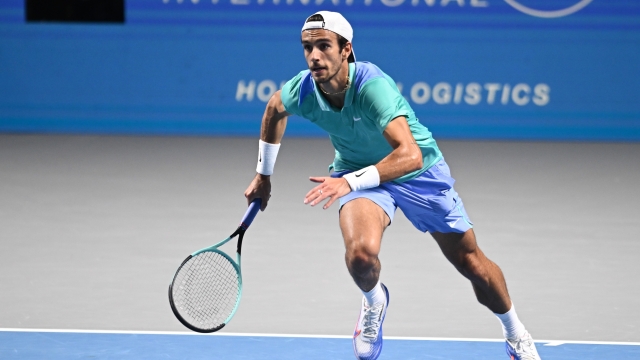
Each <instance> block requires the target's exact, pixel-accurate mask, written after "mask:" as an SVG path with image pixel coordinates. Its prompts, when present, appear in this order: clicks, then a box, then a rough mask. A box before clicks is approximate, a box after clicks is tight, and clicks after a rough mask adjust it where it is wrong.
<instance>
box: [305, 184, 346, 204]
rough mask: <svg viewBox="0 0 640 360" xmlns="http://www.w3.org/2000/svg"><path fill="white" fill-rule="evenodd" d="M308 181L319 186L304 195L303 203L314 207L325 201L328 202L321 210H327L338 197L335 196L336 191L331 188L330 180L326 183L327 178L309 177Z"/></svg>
mask: <svg viewBox="0 0 640 360" xmlns="http://www.w3.org/2000/svg"><path fill="white" fill-rule="evenodd" d="M309 180H311V181H313V182H316V183H320V185H318V186H316V187H314V188H313V189H311V190H310V191H309V192H308V193H307V195H305V198H304V203H305V204H309V205H311V206H316V205H318V204H319V203H320V202H322V201H324V200H326V199H327V198H328V199H329V201H328V202H327V203H326V204H325V205H324V206H323V207H322V208H323V209H327V208H329V206H331V204H333V202H334V201H335V199H337V198H338V197H339V196H336V194H337V191H336V189H335V187H334V186H332V181H331V180H332V179H331V180H329V181H327V178H322V177H310V178H309Z"/></svg>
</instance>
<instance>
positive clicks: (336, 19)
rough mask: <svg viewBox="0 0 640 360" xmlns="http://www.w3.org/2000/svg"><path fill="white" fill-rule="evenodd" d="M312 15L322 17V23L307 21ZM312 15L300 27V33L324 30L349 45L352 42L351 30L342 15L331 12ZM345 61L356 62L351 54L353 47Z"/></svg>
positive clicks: (354, 55) (319, 12) (352, 53)
mask: <svg viewBox="0 0 640 360" xmlns="http://www.w3.org/2000/svg"><path fill="white" fill-rule="evenodd" d="M313 15H320V16H322V19H323V21H309V18H310V17H311V16H313ZM313 15H311V16H309V17H308V18H307V21H305V23H304V25H303V26H302V31H305V30H311V29H325V30H329V31H331V32H334V33H336V34H338V35H340V36H342V37H343V38H345V39H347V40H348V41H349V42H351V43H352V42H353V41H352V40H353V28H352V27H351V24H349V22H348V21H347V19H345V18H344V16H342V14H340V13H337V12H333V11H318V12H317V13H315V14H313ZM347 61H348V62H355V61H356V54H355V53H354V52H353V46H352V47H351V55H349V59H347Z"/></svg>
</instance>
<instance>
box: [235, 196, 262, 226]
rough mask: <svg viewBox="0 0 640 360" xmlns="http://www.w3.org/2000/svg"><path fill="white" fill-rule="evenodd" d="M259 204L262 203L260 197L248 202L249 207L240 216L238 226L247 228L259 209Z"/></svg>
mask: <svg viewBox="0 0 640 360" xmlns="http://www.w3.org/2000/svg"><path fill="white" fill-rule="evenodd" d="M260 205H262V199H259V198H258V199H254V200H253V201H252V202H251V204H249V208H248V209H247V212H245V213H244V216H243V217H242V221H241V222H240V226H242V227H243V228H244V229H245V230H247V229H248V228H249V225H251V223H252V222H253V219H255V217H256V215H257V214H258V211H260Z"/></svg>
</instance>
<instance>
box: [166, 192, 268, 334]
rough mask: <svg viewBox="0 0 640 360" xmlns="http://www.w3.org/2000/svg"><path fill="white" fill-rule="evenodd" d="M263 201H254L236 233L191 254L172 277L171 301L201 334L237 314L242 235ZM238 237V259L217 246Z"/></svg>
mask: <svg viewBox="0 0 640 360" xmlns="http://www.w3.org/2000/svg"><path fill="white" fill-rule="evenodd" d="M261 202H262V201H261V200H260V199H255V200H253V202H251V204H250V205H249V208H248V209H247V212H246V213H245V214H244V217H243V218H242V221H241V222H240V226H238V228H237V229H236V231H234V232H233V234H231V235H230V236H229V237H227V238H226V239H224V240H222V241H220V242H219V243H217V244H215V245H213V246H210V247H208V248H204V249H201V250H198V251H196V252H194V253H193V254H191V255H189V256H188V257H187V258H186V259H185V260H184V261H183V262H182V264H181V265H180V267H179V268H178V270H177V271H176V274H175V275H174V276H173V281H171V285H169V304H171V310H173V313H174V314H175V316H176V317H177V318H178V320H180V322H181V323H182V324H183V325H184V326H186V327H187V328H189V329H191V330H193V331H197V332H201V333H210V332H214V331H218V330H220V329H222V328H223V327H224V326H225V325H226V324H228V323H229V321H230V320H231V318H232V317H233V315H234V314H235V313H236V310H237V309H238V305H239V304H240V297H241V296H242V273H241V272H240V252H241V248H242V238H243V237H244V233H245V231H247V229H248V228H249V225H251V222H253V219H254V218H255V217H256V214H257V213H258V210H260V204H261ZM236 236H237V237H238V247H237V250H236V261H233V260H232V259H231V257H230V256H229V255H227V254H226V253H224V252H222V251H221V250H219V249H218V248H219V247H220V246H222V245H224V244H226V243H227V242H229V241H230V240H231V239H233V238H234V237H236Z"/></svg>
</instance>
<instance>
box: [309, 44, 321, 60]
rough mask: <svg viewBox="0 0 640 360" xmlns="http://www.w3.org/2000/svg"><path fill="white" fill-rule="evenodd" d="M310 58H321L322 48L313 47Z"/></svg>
mask: <svg viewBox="0 0 640 360" xmlns="http://www.w3.org/2000/svg"><path fill="white" fill-rule="evenodd" d="M309 58H310V59H311V60H312V61H318V60H320V50H319V49H318V48H317V47H314V48H312V49H311V54H309Z"/></svg>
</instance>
